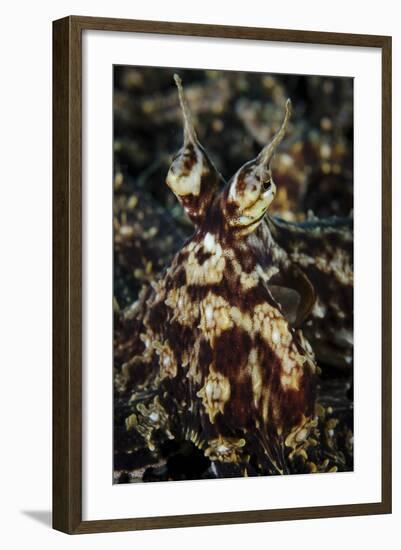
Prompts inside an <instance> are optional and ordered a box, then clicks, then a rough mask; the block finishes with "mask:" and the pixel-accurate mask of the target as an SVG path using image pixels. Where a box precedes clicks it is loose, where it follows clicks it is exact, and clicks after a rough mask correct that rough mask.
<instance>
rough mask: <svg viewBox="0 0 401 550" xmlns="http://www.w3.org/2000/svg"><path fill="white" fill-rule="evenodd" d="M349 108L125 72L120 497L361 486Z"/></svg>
mask: <svg viewBox="0 0 401 550" xmlns="http://www.w3.org/2000/svg"><path fill="white" fill-rule="evenodd" d="M353 91H354V80H353V78H351V77H338V76H333V77H329V76H319V75H301V74H300V75H298V74H269V73H266V74H264V73H257V72H235V71H224V70H207V69H187V68H185V69H182V68H179V67H172V68H164V67H163V68H162V67H146V66H125V65H114V66H113V105H112V106H110V109H111V108H112V109H113V140H112V147H113V216H112V220H111V221H110V223H112V224H113V296H110V304H111V305H110V315H113V365H110V380H111V384H112V386H113V415H114V417H113V447H114V448H113V472H112V475H113V483H115V484H128V483H137V482H161V481H185V480H211V479H220V478H244V477H256V476H273V475H289V474H313V473H322V474H323V473H327V474H332V475H335V473H336V472H350V471H353V469H354V461H353V456H354V441H353V433H354V418H353V404H354V385H353V296H354V294H353V243H354V241H353V146H354V123H353V120H354V93H353ZM110 473H111V472H110Z"/></svg>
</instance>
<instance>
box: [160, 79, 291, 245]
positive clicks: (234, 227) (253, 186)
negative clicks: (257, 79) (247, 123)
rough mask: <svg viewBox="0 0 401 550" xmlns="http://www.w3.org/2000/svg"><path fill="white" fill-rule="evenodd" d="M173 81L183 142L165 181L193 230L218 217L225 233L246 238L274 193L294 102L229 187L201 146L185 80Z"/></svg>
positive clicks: (288, 103)
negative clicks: (275, 167)
mask: <svg viewBox="0 0 401 550" xmlns="http://www.w3.org/2000/svg"><path fill="white" fill-rule="evenodd" d="M174 79H175V82H176V85H177V88H178V96H179V100H180V105H181V110H182V113H183V119H184V140H183V145H182V147H181V149H180V150H179V151H178V153H177V154H176V155H175V156H174V158H173V161H172V163H171V166H170V169H169V171H168V174H167V177H166V183H167V185H168V187H169V188H170V189H171V190H172V191H173V193H174V194H175V195H176V197H177V198H178V200H179V201H180V203H181V204H182V205H183V207H184V209H185V211H186V212H187V214H188V216H189V218H190V219H191V220H192V222H193V223H194V224H195V226H197V227H199V226H201V225H202V224H203V223H204V222H205V220H206V223H208V220H210V218H211V217H215V218H216V219H220V220H223V225H224V229H225V230H227V229H228V230H229V231H233V232H234V233H235V235H247V234H249V233H251V232H252V231H254V230H255V229H256V228H257V226H258V225H259V223H260V222H261V221H262V219H263V217H264V215H265V213H266V212H267V209H268V208H269V206H270V204H271V202H272V201H273V199H274V197H275V194H276V185H275V183H274V181H273V177H272V171H271V161H272V158H273V155H274V153H275V151H276V149H277V147H278V146H279V144H280V143H281V141H282V139H283V138H284V135H285V133H286V130H287V127H288V122H289V118H290V115H291V101H290V100H289V99H288V100H287V102H286V106H285V116H284V120H283V122H282V124H281V127H280V129H279V130H278V132H277V133H276V135H275V136H274V137H273V139H272V140H271V142H270V143H269V144H268V145H266V146H265V147H264V148H263V149H262V151H261V152H260V153H259V155H258V156H257V157H256V158H255V159H253V160H250V161H249V162H247V163H245V164H244V165H243V166H241V168H240V169H239V170H238V171H237V172H236V174H234V176H233V177H232V178H231V180H230V181H229V182H228V184H226V182H225V181H224V178H223V177H222V176H221V174H220V173H219V172H218V170H217V169H216V167H215V166H214V164H213V162H212V161H211V160H210V158H209V156H208V155H207V153H206V151H205V149H204V148H203V147H202V145H201V144H200V143H199V140H198V138H197V135H196V132H195V128H194V125H193V122H192V117H191V113H190V110H189V107H188V103H187V100H186V98H185V95H184V90H183V88H182V83H181V79H180V77H179V76H178V75H174ZM216 208H217V210H216Z"/></svg>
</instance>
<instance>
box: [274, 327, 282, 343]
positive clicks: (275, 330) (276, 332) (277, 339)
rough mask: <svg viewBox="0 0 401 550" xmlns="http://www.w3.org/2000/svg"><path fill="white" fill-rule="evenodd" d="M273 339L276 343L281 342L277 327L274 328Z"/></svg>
mask: <svg viewBox="0 0 401 550" xmlns="http://www.w3.org/2000/svg"><path fill="white" fill-rule="evenodd" d="M272 340H273V342H274V343H275V344H279V343H280V342H281V336H280V332H279V331H278V330H277V329H273V332H272Z"/></svg>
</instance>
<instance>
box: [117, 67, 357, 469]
mask: <svg viewBox="0 0 401 550" xmlns="http://www.w3.org/2000/svg"><path fill="white" fill-rule="evenodd" d="M176 82H177V85H178V88H179V93H180V101H181V106H182V109H183V113H184V121H185V129H184V145H183V148H182V149H181V150H180V151H179V153H178V154H177V155H176V157H175V158H174V159H173V163H172V166H171V168H170V172H169V174H168V176H167V180H166V182H167V185H168V186H169V187H170V189H171V190H172V191H173V192H174V193H175V194H176V196H177V198H178V199H179V201H180V202H181V204H182V205H183V207H184V208H185V210H186V212H187V214H188V216H189V217H190V219H191V220H192V221H193V223H194V225H195V233H194V235H193V236H192V238H190V239H189V240H188V241H187V242H186V243H185V244H184V246H183V247H182V248H181V250H180V251H179V252H178V253H177V254H176V256H175V257H174V259H173V260H172V262H171V265H170V266H169V267H168V268H167V269H166V270H165V272H164V273H163V274H162V276H161V277H160V278H159V279H158V280H157V281H156V282H154V283H152V287H151V288H148V289H147V290H146V291H144V292H143V293H142V295H141V296H140V299H139V300H138V302H137V303H135V304H134V305H133V306H132V307H131V308H130V309H129V310H127V312H126V313H125V314H124V315H125V317H126V318H127V320H128V321H129V325H130V327H131V328H132V339H131V341H130V342H129V344H127V346H128V347H127V350H128V352H129V354H130V355H129V358H128V359H127V361H126V362H125V363H124V365H123V368H122V369H121V372H120V373H118V374H117V377H116V380H117V384H116V387H117V392H118V393H119V394H120V395H126V397H127V399H128V400H129V406H130V411H131V414H130V415H129V416H128V417H127V419H126V428H127V430H128V431H132V432H135V433H137V434H139V435H140V436H141V437H142V438H143V440H144V441H145V444H146V445H147V447H148V448H149V449H150V451H155V450H156V449H157V447H158V445H160V444H162V443H163V442H164V441H166V440H169V439H170V440H178V441H182V440H189V441H191V442H192V443H193V444H194V445H195V446H196V447H198V448H199V449H200V450H202V451H203V453H204V454H205V456H207V457H209V458H210V459H211V460H212V461H213V462H216V463H219V462H220V463H234V464H239V465H241V468H242V470H241V472H242V475H247V474H248V473H249V472H250V470H249V468H251V469H252V472H253V474H252V475H254V472H256V473H257V474H259V475H268V474H284V473H290V472H291V471H293V469H292V464H293V461H294V460H295V459H296V457H297V456H302V457H304V458H305V457H306V458H308V454H307V449H308V448H309V447H310V446H312V445H314V444H315V443H311V441H314V439H313V438H312V435H314V436H316V435H317V432H316V430H315V427H316V424H317V410H316V383H317V365H316V363H315V357H314V353H313V351H312V349H311V346H310V345H309V343H308V341H307V340H306V338H305V335H304V333H303V331H302V330H301V329H300V328H299V327H300V326H302V327H306V326H307V323H308V320H311V319H312V320H313V319H314V318H318V317H319V315H318V314H317V313H316V312H315V314H313V311H314V308H315V307H316V300H317V299H319V300H320V301H323V300H324V303H325V304H330V300H328V299H327V298H328V297H327V296H326V295H325V293H328V294H329V293H330V292H331V289H332V288H333V286H332V284H333V283H332V281H333V280H337V279H339V280H340V281H341V282H344V284H346V283H347V281H346V279H345V278H344V277H342V274H341V273H340V274H338V273H337V271H341V269H340V268H339V269H337V267H336V266H337V263H336V262H335V261H334V267H333V266H332V265H331V263H333V262H331V263H330V262H329V261H325V260H324V257H325V258H326V257H327V255H328V254H329V252H328V251H327V250H326V243H327V242H329V241H330V240H331V242H332V244H333V246H332V249H333V250H336V248H335V246H337V245H338V242H337V241H336V238H337V237H334V236H333V234H330V232H325V231H323V232H320V233H318V232H316V231H315V232H313V231H312V232H311V231H309V232H308V230H307V229H299V230H296V229H295V228H293V227H292V226H291V227H290V226H286V225H283V224H280V223H279V222H275V221H274V220H273V219H272V218H269V217H268V215H266V211H267V209H268V207H269V205H270V204H271V202H272V201H273V200H274V196H275V193H276V187H275V184H274V181H273V179H272V173H271V169H270V161H271V158H272V155H273V153H274V150H275V149H276V147H277V146H278V144H279V143H280V141H281V139H282V138H283V136H284V133H285V129H286V126H287V123H288V119H289V114H290V105H289V104H288V103H287V107H286V109H287V111H286V117H285V119H284V122H283V125H282V127H281V129H280V130H279V132H278V133H277V135H276V136H275V137H274V138H273V141H272V142H271V143H270V144H269V145H268V146H266V147H265V148H264V149H263V150H262V151H261V153H260V154H259V155H258V157H256V158H255V159H254V160H252V161H250V162H248V163H246V164H245V165H244V166H243V167H241V168H240V169H239V170H238V172H237V173H236V174H235V175H234V176H233V178H232V179H231V180H230V181H229V182H228V183H227V184H225V182H224V180H223V178H222V177H221V176H220V174H219V173H218V172H217V170H216V169H215V168H214V166H213V164H212V163H211V161H210V160H209V158H208V156H207V154H206V152H205V151H204V149H203V148H202V147H201V145H200V144H199V142H198V140H197V138H196V134H195V131H194V129H193V126H192V123H191V120H190V114H189V111H188V107H187V105H186V102H185V98H184V96H183V91H182V88H181V84H180V81H179V79H178V78H176ZM221 187H223V188H222V190H220V189H221ZM322 235H323V236H324V239H323V240H322ZM293 237H294V243H293V241H292V239H293ZM338 246H339V245H338ZM317 255H319V258H321V260H320V261H318V262H316V257H317ZM323 255H325V256H324V257H323ZM306 256H307V257H308V258H312V259H313V260H314V261H313V262H308V261H306V260H305V257H306ZM345 263H346V262H345ZM334 268H336V269H334ZM319 269H320V270H321V271H322V273H324V277H326V279H327V281H326V282H325V283H324V284H323V286H322V288H321V289H320V290H319V291H317V290H316V287H315V285H316V286H318V284H320V282H321V281H322V280H324V277H323V275H322V274H320V273H319V274H317V273H316V270H318V271H319ZM329 307H331V308H332V309H335V308H333V307H332V305H331V304H330V305H329ZM316 326H317V325H316V324H315V325H313V327H312V330H311V332H312V334H314V333H315V331H316ZM127 350H123V352H124V353H126V351H127ZM251 466H252V467H251ZM324 468H325V466H324V467H323V470H322V471H324ZM311 471H316V470H313V469H311Z"/></svg>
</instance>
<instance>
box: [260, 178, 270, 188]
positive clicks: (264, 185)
mask: <svg viewBox="0 0 401 550" xmlns="http://www.w3.org/2000/svg"><path fill="white" fill-rule="evenodd" d="M271 185H272V183H271V180H270V178H269V179H268V180H266V181H264V182H263V183H262V187H263V191H268V190H269V189H270V187H271Z"/></svg>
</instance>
